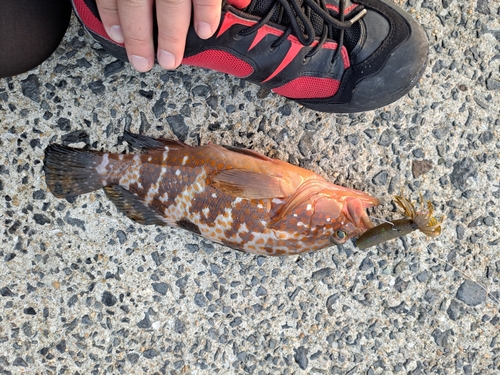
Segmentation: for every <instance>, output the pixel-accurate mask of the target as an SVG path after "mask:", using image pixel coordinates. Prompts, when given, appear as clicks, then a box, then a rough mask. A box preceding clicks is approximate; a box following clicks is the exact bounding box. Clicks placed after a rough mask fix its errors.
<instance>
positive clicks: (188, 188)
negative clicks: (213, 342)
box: [44, 133, 379, 255]
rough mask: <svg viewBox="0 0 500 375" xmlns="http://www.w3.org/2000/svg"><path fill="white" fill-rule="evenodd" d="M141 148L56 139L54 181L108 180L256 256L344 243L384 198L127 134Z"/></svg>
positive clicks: (163, 213)
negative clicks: (127, 150) (81, 145)
mask: <svg viewBox="0 0 500 375" xmlns="http://www.w3.org/2000/svg"><path fill="white" fill-rule="evenodd" d="M124 138H125V139H126V140H127V141H128V142H129V143H130V144H131V145H132V146H133V147H136V148H141V149H142V150H143V153H141V154H113V153H103V152H97V151H84V150H79V149H73V148H70V147H65V146H60V145H50V146H49V147H48V148H47V149H46V151H45V160H44V170H45V173H46V182H47V185H48V187H49V189H50V190H51V191H52V193H53V194H54V195H55V196H57V197H60V198H70V197H74V196H77V195H80V194H84V193H87V192H91V191H94V190H97V189H100V188H103V189H104V190H105V192H106V194H107V196H108V198H110V199H111V201H112V202H113V203H114V204H115V205H116V206H117V208H118V209H119V210H120V211H121V212H122V213H124V214H125V215H127V216H128V217H129V218H131V219H132V220H134V221H137V222H139V223H142V224H156V225H167V226H176V227H181V228H184V229H187V230H189V231H191V232H193V233H196V234H198V235H200V236H203V237H205V238H208V239H210V240H212V241H215V242H218V243H220V244H223V245H226V246H229V247H231V248H234V249H237V250H242V251H245V252H249V253H254V254H262V255H288V254H299V253H304V252H310V251H314V250H318V249H321V248H325V247H327V246H330V245H332V244H341V243H344V242H346V241H347V240H348V239H350V238H352V237H355V236H358V235H359V234H361V233H363V232H364V231H366V230H367V229H368V228H371V227H373V225H372V223H371V221H370V219H369V218H368V216H367V214H366V211H365V209H366V208H368V207H372V206H375V205H378V204H379V201H378V199H377V198H374V197H372V196H370V195H368V194H365V193H363V192H361V191H357V190H354V189H349V188H345V187H341V186H338V185H334V184H332V183H329V182H328V181H326V180H325V179H324V178H323V177H321V176H320V175H318V174H316V173H314V172H312V171H309V170H306V169H303V168H300V167H297V166H294V165H291V164H289V163H286V162H283V161H280V160H276V159H271V158H268V157H266V156H264V155H261V154H258V153H256V152H253V151H250V150H246V149H239V148H233V147H222V146H218V145H214V144H208V145H205V146H199V147H191V146H188V145H186V144H184V143H181V142H178V141H171V140H166V139H152V138H148V137H145V136H140V135H134V134H131V133H125V135H124Z"/></svg>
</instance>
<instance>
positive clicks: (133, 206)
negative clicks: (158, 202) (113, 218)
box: [104, 185, 166, 225]
mask: <svg viewBox="0 0 500 375" xmlns="http://www.w3.org/2000/svg"><path fill="white" fill-rule="evenodd" d="M104 192H105V193H106V196H107V197H108V199H109V200H110V201H111V202H113V203H114V205H115V206H116V208H117V209H118V211H120V212H121V213H122V214H124V215H125V216H127V217H128V218H129V219H130V220H133V221H135V222H137V223H139V224H143V225H166V223H165V222H164V221H163V220H162V219H161V216H162V215H161V213H160V212H159V211H158V210H156V209H154V208H151V207H148V206H147V205H146V204H145V203H144V202H143V201H142V199H141V198H139V197H138V196H135V195H134V194H132V193H131V192H130V191H128V190H127V189H125V188H123V187H121V186H119V185H113V186H106V187H105V188H104Z"/></svg>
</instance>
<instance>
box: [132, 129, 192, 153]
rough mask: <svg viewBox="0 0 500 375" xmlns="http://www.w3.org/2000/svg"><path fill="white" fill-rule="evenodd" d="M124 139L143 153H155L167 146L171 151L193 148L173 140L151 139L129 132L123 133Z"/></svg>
mask: <svg viewBox="0 0 500 375" xmlns="http://www.w3.org/2000/svg"><path fill="white" fill-rule="evenodd" d="M123 139H124V140H125V141H127V143H128V144H129V145H130V146H132V147H133V148H137V149H140V150H143V151H146V152H147V151H155V150H160V149H161V150H164V149H165V146H167V147H168V148H169V149H171V150H182V149H186V148H190V147H191V146H189V145H187V144H185V143H183V142H181V141H176V140H173V139H166V138H158V139H155V138H151V137H147V136H145V135H141V134H133V133H130V132H128V131H125V132H124V133H123Z"/></svg>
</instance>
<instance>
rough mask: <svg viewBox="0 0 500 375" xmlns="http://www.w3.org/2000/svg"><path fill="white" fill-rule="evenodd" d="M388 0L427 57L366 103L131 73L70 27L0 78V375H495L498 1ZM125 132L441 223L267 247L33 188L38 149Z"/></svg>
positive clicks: (498, 366)
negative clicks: (383, 97)
mask: <svg viewBox="0 0 500 375" xmlns="http://www.w3.org/2000/svg"><path fill="white" fill-rule="evenodd" d="M401 5H402V6H403V7H404V8H405V9H407V10H409V11H410V12H411V13H412V14H413V15H414V16H415V17H416V18H417V19H418V20H419V22H421V23H422V24H423V25H424V26H425V29H426V31H427V34H428V37H429V40H430V45H431V47H430V58H429V66H428V68H427V70H426V72H425V74H424V76H423V78H422V80H421V82H420V84H419V85H418V86H417V87H416V88H415V89H413V90H412V91H411V92H410V94H409V95H407V96H406V97H404V98H403V99H401V100H399V101H398V102H396V103H395V104H392V105H390V106H387V107H386V108H383V109H380V110H377V111H374V112H369V113H364V114H357V115H334V114H323V113H316V112H314V111H310V110H307V109H305V108H302V107H300V106H299V105H296V104H294V103H293V102H291V101H287V100H285V99H283V98H280V97H278V96H276V95H274V94H272V93H268V92H265V91H263V90H259V88H258V87H257V86H254V85H251V84H245V83H244V82H242V81H240V80H238V79H233V78H231V77H229V76H226V75H223V74H218V73H215V72H207V71H204V70H201V69H196V68H190V67H182V68H181V69H178V70H177V71H174V72H167V71H162V70H161V69H159V68H158V67H156V68H155V69H154V70H153V71H152V72H151V73H149V74H138V73H136V72H135V71H133V70H132V69H131V68H130V66H128V65H123V64H122V63H120V62H116V61H115V59H114V58H112V57H110V56H109V55H107V54H106V53H105V52H104V51H103V50H102V49H101V48H100V47H99V45H98V44H95V43H93V42H92V40H91V39H90V37H88V36H87V35H85V34H84V32H83V31H82V29H81V27H80V26H79V25H78V23H77V22H76V20H75V19H73V20H72V23H71V27H70V29H69V30H68V32H67V35H66V36H65V38H64V40H63V42H62V44H61V46H60V47H59V49H58V50H57V51H56V53H55V54H54V55H53V56H52V57H51V58H50V59H49V60H48V61H46V62H45V63H44V64H43V65H41V66H40V67H38V68H37V69H35V70H33V71H31V72H28V73H26V74H23V75H20V76H18V77H14V78H12V79H1V80H0V210H1V222H2V227H1V228H0V275H1V276H0V374H20V373H26V374H35V373H36V374H104V373H110V374H111V373H124V374H140V373H147V374H181V373H182V374H215V373H220V374H237V373H238V374H240V373H251V374H407V373H408V374H462V373H463V374H494V373H500V334H499V328H500V314H499V312H498V308H499V302H498V300H499V299H500V293H499V291H500V285H499V283H500V261H499V260H498V259H499V257H498V255H499V243H500V231H499V229H498V226H499V224H500V222H499V220H500V219H499V215H500V209H499V204H500V201H499V198H500V188H499V183H500V178H499V176H500V162H499V153H500V140H499V137H498V135H499V129H500V120H499V118H500V116H499V108H500V95H499V91H500V70H499V66H500V47H499V39H500V22H499V19H500V5H499V3H498V2H497V1H493V0H492V1H487V0H479V1H475V0H473V1H467V2H462V1H458V0H442V1H428V0H424V1H421V0H409V1H407V2H402V4H401ZM124 129H130V130H132V131H135V132H138V131H139V130H140V131H141V132H144V133H146V134H148V135H151V136H162V135H165V136H168V137H175V136H177V137H179V138H181V139H183V140H185V141H186V142H187V143H190V144H198V143H206V142H214V143H220V144H229V145H240V146H245V147H249V148H252V149H255V150H257V151H259V152H262V153H264V154H266V155H269V156H271V157H277V158H281V159H283V160H288V161H290V162H292V163H297V164H300V165H302V166H304V167H307V168H310V169H312V170H314V171H316V172H319V173H321V174H322V175H324V176H325V177H327V178H329V179H330V180H332V181H333V182H336V183H339V184H343V185H346V186H350V187H355V188H358V189H362V190H365V191H367V192H369V193H371V194H373V195H375V196H378V197H380V198H381V199H382V200H383V201H384V204H383V205H382V206H381V207H380V208H379V209H377V210H374V211H373V212H372V215H374V216H377V217H381V218H388V219H391V218H396V217H399V215H398V214H396V213H395V212H394V206H393V204H392V203H391V199H392V195H393V194H394V193H399V192H400V190H401V189H403V191H404V194H406V195H407V196H409V197H411V198H412V199H417V198H418V194H419V193H422V194H424V196H425V197H426V198H427V199H430V200H431V201H432V202H433V203H434V205H435V207H436V211H437V213H438V215H439V214H444V215H446V221H445V223H444V225H443V233H442V235H441V236H440V237H438V238H436V239H433V240H430V239H426V238H425V236H423V235H422V234H418V233H414V234H412V235H410V236H408V237H407V238H405V239H404V240H396V241H393V242H390V243H386V244H384V245H382V246H379V247H376V248H372V249H369V251H360V250H358V249H356V248H355V247H354V246H353V244H352V243H348V244H346V245H344V246H342V247H340V248H337V247H332V248H329V249H327V250H324V251H319V252H316V253H313V254H310V255H305V256H300V257H288V258H264V257H256V256H252V255H246V254H241V253H237V252H235V251H232V250H229V249H227V248H224V247H221V246H218V245H214V244H212V243H209V242H208V241H204V240H203V239H199V238H197V237H195V236H193V235H191V234H189V233H187V232H185V231H182V230H174V229H167V228H157V227H143V226H140V225H135V224H134V223H132V222H131V221H130V220H128V219H127V218H125V217H124V216H122V215H120V214H118V213H117V212H116V210H115V208H114V206H113V205H112V204H111V203H110V202H109V201H108V200H107V199H106V198H105V197H104V194H103V193H102V192H97V193H94V194H88V195H85V196H82V197H80V198H78V199H77V200H76V201H75V202H74V203H69V202H67V201H64V200H58V199H56V198H54V197H53V196H52V195H51V194H50V193H49V192H48V191H47V189H46V186H45V183H44V176H43V174H42V172H41V167H42V158H43V150H44V148H45V147H46V146H47V145H48V144H49V143H51V142H64V143H66V144H77V145H80V146H83V145H84V144H89V145H91V146H92V147H93V148H98V149H106V150H111V151H122V150H125V149H126V146H125V145H124V144H123V143H122V142H121V141H120V140H119V139H120V135H121V134H122V132H123V130H124ZM425 161H427V162H425ZM422 172H423V174H421V175H419V174H420V173H422ZM416 175H417V176H416ZM483 288H484V289H483Z"/></svg>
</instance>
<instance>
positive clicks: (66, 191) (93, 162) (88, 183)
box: [43, 144, 107, 198]
mask: <svg viewBox="0 0 500 375" xmlns="http://www.w3.org/2000/svg"><path fill="white" fill-rule="evenodd" d="M103 155H104V154H103V153H102V152H98V151H85V150H81V149H77V148H72V147H67V146H62V145H57V144H52V145H50V146H48V147H47V148H46V149H45V159H44V166H43V170H44V172H45V181H46V184H47V186H48V188H49V189H50V191H51V192H52V194H54V195H55V196H56V197H58V198H72V197H76V196H78V195H81V194H85V193H89V192H91V191H94V190H98V189H101V188H103V187H104V186H106V185H107V183H106V181H105V178H104V176H102V175H101V174H99V172H98V166H99V165H100V164H101V162H102V159H103Z"/></svg>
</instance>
